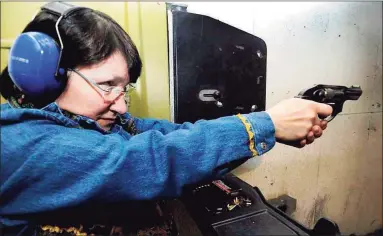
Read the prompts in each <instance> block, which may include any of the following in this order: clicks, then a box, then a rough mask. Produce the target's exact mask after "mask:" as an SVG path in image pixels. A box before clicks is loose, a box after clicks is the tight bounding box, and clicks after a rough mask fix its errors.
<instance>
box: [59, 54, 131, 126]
mask: <svg viewBox="0 0 383 236" xmlns="http://www.w3.org/2000/svg"><path fill="white" fill-rule="evenodd" d="M76 69H77V71H79V72H80V73H81V74H82V75H84V76H85V77H86V78H88V79H89V80H92V81H94V82H95V83H96V84H97V85H99V86H100V87H101V88H107V87H110V86H119V87H121V88H122V89H124V88H125V87H126V86H127V85H128V84H129V73H128V66H127V63H126V60H125V59H124V57H123V56H122V54H121V53H120V52H116V53H114V54H112V55H111V56H110V57H109V58H107V59H105V60H104V61H102V62H101V63H98V64H96V65H92V66H83V67H77V68H76ZM69 73H70V74H69V79H68V83H67V86H66V88H65V91H64V92H63V94H62V95H61V96H60V97H59V98H58V99H57V104H58V105H59V106H60V107H61V108H63V109H65V110H67V111H69V112H72V113H74V114H78V115H83V116H87V117H89V118H91V119H93V120H95V121H96V122H97V123H98V124H99V125H100V126H101V127H102V128H104V129H105V130H110V128H111V127H112V125H113V124H114V123H115V121H116V118H117V115H118V114H123V113H126V112H127V104H126V102H125V98H124V94H121V95H119V96H118V95H115V93H110V94H105V92H104V91H102V90H101V89H99V88H97V87H96V86H94V85H92V84H91V83H89V82H87V81H86V80H85V79H84V78H82V77H81V76H80V75H78V74H77V73H74V72H69Z"/></svg>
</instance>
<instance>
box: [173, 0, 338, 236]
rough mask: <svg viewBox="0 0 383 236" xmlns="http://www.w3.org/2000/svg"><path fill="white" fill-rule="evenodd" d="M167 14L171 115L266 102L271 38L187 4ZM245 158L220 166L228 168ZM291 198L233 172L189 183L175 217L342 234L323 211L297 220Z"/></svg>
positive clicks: (178, 118) (268, 230)
mask: <svg viewBox="0 0 383 236" xmlns="http://www.w3.org/2000/svg"><path fill="white" fill-rule="evenodd" d="M167 19H168V39H169V41H168V42H169V45H168V47H169V74H170V82H169V84H170V110H171V119H172V120H173V121H175V122H177V123H182V122H195V121H197V120H199V119H214V118H219V117H222V116H229V115H235V114H238V113H250V112H254V111H263V110H265V105H266V79H267V73H266V65H267V42H265V41H264V40H262V39H261V38H259V37H257V36H254V35H252V34H249V33H247V32H244V31H242V30H240V29H238V28H235V27H233V26H231V25H228V24H225V23H223V22H221V21H219V20H216V19H214V18H211V17H209V16H205V15H200V14H194V13H190V12H188V11H187V8H186V7H184V6H182V5H174V4H168V5H167ZM242 163H243V162H237V163H230V164H229V165H227V166H224V167H222V168H220V169H219V170H217V171H226V172H229V171H230V170H232V169H234V168H236V167H238V166H239V165H240V164H242ZM287 199H288V198H286V199H275V200H276V201H266V200H265V198H264V196H263V195H262V193H261V191H260V190H259V189H258V188H257V187H252V186H250V185H249V184H247V183H246V182H244V181H242V180H240V179H239V178H237V177H236V176H234V175H233V174H230V173H228V174H226V175H224V177H223V178H220V179H214V180H209V181H206V182H203V183H199V184H196V185H193V186H187V187H186V188H185V191H184V194H183V196H182V197H181V198H180V199H179V200H177V201H178V204H176V205H177V206H178V207H179V208H182V209H184V211H183V213H182V214H180V213H179V211H178V216H176V217H174V219H175V221H176V225H177V226H178V227H179V229H178V230H179V231H183V232H184V233H185V232H189V233H190V232H193V233H191V234H192V235H198V234H202V235H220V236H221V235H222V236H223V235H225V236H226V235H227V236H228V235H337V234H339V229H338V226H337V225H336V223H333V222H331V221H329V220H328V219H324V218H322V219H320V220H319V221H318V222H317V223H316V225H315V227H314V228H313V229H308V228H306V227H304V226H303V225H301V224H299V223H298V222H296V221H294V220H293V219H292V218H291V217H290V216H289V215H288V214H287V213H288V208H292V207H293V204H290V203H293V202H294V201H289V200H287ZM278 200H279V201H278ZM180 205H182V206H180ZM173 207H174V206H173ZM174 212H177V211H173V213H174ZM177 221H178V222H177ZM185 222H187V223H185ZM180 227H181V228H182V227H186V228H187V231H185V230H183V229H180ZM193 227H194V228H193ZM181 235H182V234H181Z"/></svg>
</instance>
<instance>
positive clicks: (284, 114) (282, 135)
mask: <svg viewBox="0 0 383 236" xmlns="http://www.w3.org/2000/svg"><path fill="white" fill-rule="evenodd" d="M266 112H267V113H268V114H269V115H270V117H271V120H272V121H273V123H274V126H275V137H276V140H277V141H278V142H280V143H284V144H287V145H290V146H294V147H304V146H305V145H306V144H310V143H312V142H314V140H315V139H316V138H319V137H320V136H321V135H322V132H323V130H324V129H326V127H327V121H324V120H320V119H319V118H318V116H321V117H327V116H329V115H331V113H332V107H331V106H329V105H327V104H323V103H317V102H313V101H310V100H305V99H300V98H291V99H286V100H284V101H282V102H280V103H278V104H277V105H275V106H274V107H272V108H270V109H268V110H267V111H266Z"/></svg>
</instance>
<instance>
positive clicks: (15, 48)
mask: <svg viewBox="0 0 383 236" xmlns="http://www.w3.org/2000/svg"><path fill="white" fill-rule="evenodd" d="M83 8H84V7H78V6H74V5H71V4H68V3H64V2H50V3H47V4H45V5H44V6H42V7H41V10H42V11H46V12H49V13H50V14H54V15H56V16H58V17H59V19H58V20H57V22H56V26H55V27H56V32H57V35H58V38H59V41H60V45H58V44H57V43H56V41H55V40H54V39H53V38H52V37H50V36H48V35H46V34H44V33H41V32H26V33H22V34H21V35H19V36H18V37H17V38H16V40H15V41H14V43H13V45H12V47H11V50H10V53H9V58H8V72H9V75H10V77H11V79H12V81H13V82H14V84H15V85H16V86H17V87H18V88H19V89H20V90H21V91H22V92H23V93H24V94H26V95H28V96H31V97H43V96H44V95H49V96H52V95H57V96H58V95H59V93H60V92H61V91H62V89H63V87H64V86H65V83H66V79H64V78H65V76H59V75H63V74H64V73H65V70H64V68H60V61H61V54H62V50H63V49H64V44H63V42H62V40H61V35H60V32H59V29H58V24H59V23H60V21H61V20H62V19H65V18H66V17H67V16H68V15H70V14H71V13H73V12H74V11H77V10H79V9H83Z"/></svg>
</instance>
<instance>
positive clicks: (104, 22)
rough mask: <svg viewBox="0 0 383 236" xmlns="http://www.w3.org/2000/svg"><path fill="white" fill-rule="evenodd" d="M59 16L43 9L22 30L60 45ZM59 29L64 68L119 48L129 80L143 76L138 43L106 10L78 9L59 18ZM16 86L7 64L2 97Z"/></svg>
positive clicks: (103, 56) (102, 57)
mask: <svg viewBox="0 0 383 236" xmlns="http://www.w3.org/2000/svg"><path fill="white" fill-rule="evenodd" d="M57 20H58V17H57V16H55V15H52V14H49V13H48V12H45V11H40V12H39V13H38V14H37V15H36V16H35V18H34V19H33V20H32V21H31V22H30V23H29V24H28V25H27V26H26V27H25V29H24V30H23V33H24V32H31V31H37V32H41V33H45V34H47V35H49V36H50V37H52V38H53V39H55V40H56V42H57V43H58V45H60V43H59V39H58V35H57V33H56V29H55V24H56V21H57ZM59 31H60V35H61V39H62V41H63V44H64V50H63V54H62V59H61V63H60V67H61V68H74V67H76V66H87V65H94V64H97V63H99V62H101V61H103V60H105V59H106V58H108V57H109V56H111V55H112V54H113V53H114V52H116V51H119V52H120V53H122V55H123V56H124V58H125V59H126V62H127V64H128V73H129V77H130V82H131V83H135V82H136V81H137V79H138V77H139V76H140V74H141V68H142V62H141V59H140V55H139V53H138V50H137V48H136V46H135V44H134V43H133V41H132V39H131V38H130V37H129V35H128V34H127V33H126V32H125V30H124V29H123V28H122V27H121V26H120V25H119V24H118V23H117V22H116V21H115V20H113V19H112V18H111V17H110V16H108V15H107V14H105V13H102V12H100V11H97V10H93V9H90V8H84V9H80V10H77V11H75V12H73V13H71V14H70V15H69V16H67V17H66V18H65V19H63V20H61V21H60V23H59ZM14 87H15V86H14V85H13V82H12V80H11V78H10V76H9V73H8V67H6V68H5V69H4V70H3V72H2V74H1V76H0V92H1V94H2V95H3V97H4V98H6V99H8V97H9V96H11V95H12V93H13V92H15V90H17V89H16V88H14ZM49 102H52V101H35V103H41V104H40V106H42V105H44V104H45V105H46V104H47V103H49ZM36 105H37V104H36Z"/></svg>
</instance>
